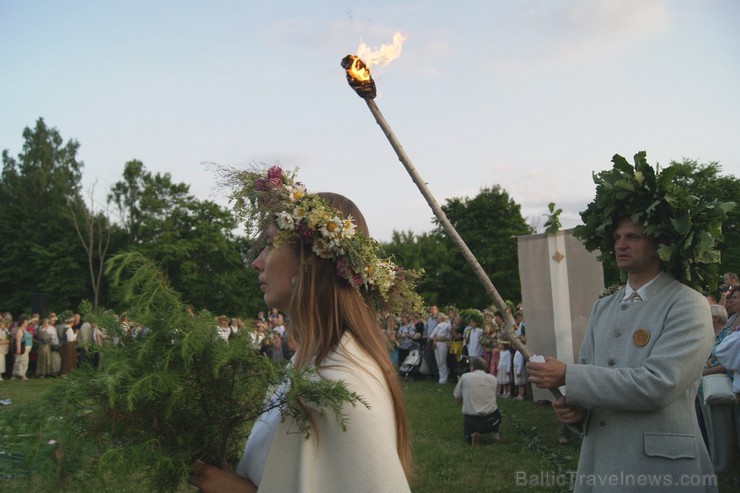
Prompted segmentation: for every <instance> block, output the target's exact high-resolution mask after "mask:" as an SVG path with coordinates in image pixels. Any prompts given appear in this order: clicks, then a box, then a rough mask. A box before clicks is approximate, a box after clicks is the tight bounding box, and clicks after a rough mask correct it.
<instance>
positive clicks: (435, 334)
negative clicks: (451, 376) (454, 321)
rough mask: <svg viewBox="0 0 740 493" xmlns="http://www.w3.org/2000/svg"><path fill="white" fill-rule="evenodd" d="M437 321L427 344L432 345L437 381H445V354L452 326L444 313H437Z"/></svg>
mask: <svg viewBox="0 0 740 493" xmlns="http://www.w3.org/2000/svg"><path fill="white" fill-rule="evenodd" d="M437 320H438V321H439V323H437V325H436V326H435V327H434V330H432V332H431V333H430V334H429V344H432V345H433V346H434V358H435V360H436V361H437V370H438V371H439V383H441V384H445V383H447V375H448V371H447V354H448V353H449V349H450V340H451V338H452V327H451V326H450V317H448V316H447V315H445V314H444V313H440V314H439V315H437Z"/></svg>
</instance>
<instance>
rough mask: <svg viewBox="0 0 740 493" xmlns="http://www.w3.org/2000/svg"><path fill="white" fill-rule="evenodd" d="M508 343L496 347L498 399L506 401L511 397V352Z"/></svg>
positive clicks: (501, 343)
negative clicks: (497, 357)
mask: <svg viewBox="0 0 740 493" xmlns="http://www.w3.org/2000/svg"><path fill="white" fill-rule="evenodd" d="M508 346H509V343H508V342H500V343H499V345H498V354H499V360H498V375H496V378H498V384H499V397H501V398H502V399H508V398H509V397H511V352H510V351H509V347H508Z"/></svg>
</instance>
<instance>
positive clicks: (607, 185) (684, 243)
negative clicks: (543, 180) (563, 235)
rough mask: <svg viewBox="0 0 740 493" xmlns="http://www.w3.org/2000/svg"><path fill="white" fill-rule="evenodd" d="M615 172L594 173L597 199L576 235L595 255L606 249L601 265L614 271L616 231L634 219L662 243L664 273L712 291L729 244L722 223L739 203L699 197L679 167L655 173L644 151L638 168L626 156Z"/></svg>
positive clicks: (637, 157) (615, 160)
mask: <svg viewBox="0 0 740 493" xmlns="http://www.w3.org/2000/svg"><path fill="white" fill-rule="evenodd" d="M612 163H613V168H612V169H611V170H606V171H602V172H599V173H596V174H594V183H596V197H595V198H594V200H593V201H592V202H591V203H590V204H588V206H587V208H586V210H585V211H583V212H581V219H582V220H583V223H584V224H583V225H580V226H577V227H576V228H575V229H574V231H573V234H574V236H576V237H577V238H580V239H581V240H582V241H583V243H584V245H585V247H586V249H587V250H589V251H593V250H600V252H601V253H600V255H599V257H598V258H599V260H601V261H602V262H603V263H604V264H606V265H609V266H612V267H614V266H615V260H614V238H613V236H614V229H615V228H616V226H617V223H618V221H619V220H620V219H622V218H625V217H628V218H630V219H632V221H633V222H634V223H635V224H638V225H640V226H641V227H642V231H643V233H644V234H646V235H647V236H650V237H652V238H654V239H656V240H657V242H658V243H659V245H660V247H659V249H658V256H659V257H660V260H661V262H662V263H663V268H664V269H665V270H666V271H668V272H670V273H671V274H673V276H674V277H676V279H678V280H679V281H681V282H683V283H684V284H687V285H689V286H691V287H693V288H695V289H697V290H699V291H707V290H708V289H709V288H710V287H712V284H713V278H715V277H716V273H717V264H718V263H719V260H720V252H719V250H718V248H717V246H718V244H719V243H721V242H722V241H723V240H724V236H723V235H722V223H723V222H724V221H725V220H726V218H727V212H728V211H730V210H731V209H732V208H733V207H735V203H734V202H724V203H720V202H719V201H718V200H712V199H710V198H706V197H697V196H695V195H692V194H691V193H690V192H689V191H688V190H686V189H685V188H682V187H680V186H678V185H677V183H676V180H675V178H676V174H677V172H678V168H677V167H676V166H669V167H667V168H664V169H663V170H662V171H661V170H657V169H654V168H653V167H652V166H651V165H650V164H648V162H647V160H646V153H645V152H644V151H642V152H639V153H637V154H636V155H635V156H634V166H633V165H631V164H630V163H628V162H627V160H626V159H625V158H623V157H622V156H620V155H618V154H615V155H614V157H613V158H612Z"/></svg>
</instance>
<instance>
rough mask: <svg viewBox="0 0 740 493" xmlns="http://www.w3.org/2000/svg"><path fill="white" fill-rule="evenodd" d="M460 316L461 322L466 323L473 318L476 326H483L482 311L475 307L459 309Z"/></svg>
mask: <svg viewBox="0 0 740 493" xmlns="http://www.w3.org/2000/svg"><path fill="white" fill-rule="evenodd" d="M460 318H461V319H462V321H463V324H465V325H467V324H469V323H470V321H471V320H475V323H476V324H477V326H478V327H481V328H482V327H483V313H482V312H481V311H480V310H477V309H475V308H466V309H465V310H461V311H460Z"/></svg>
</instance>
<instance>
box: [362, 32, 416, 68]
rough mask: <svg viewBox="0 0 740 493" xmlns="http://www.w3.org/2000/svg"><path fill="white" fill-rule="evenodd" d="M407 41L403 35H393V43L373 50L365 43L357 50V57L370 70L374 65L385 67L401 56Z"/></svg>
mask: <svg viewBox="0 0 740 493" xmlns="http://www.w3.org/2000/svg"><path fill="white" fill-rule="evenodd" d="M405 40H406V36H404V35H403V34H401V33H395V34H394V35H393V43H392V44H389V45H381V46H380V48H378V49H375V50H373V49H372V48H370V47H368V46H367V45H366V44H365V43H364V42H360V46H359V48H357V56H358V57H360V58H362V60H363V61H364V62H365V63H366V64H367V67H368V70H369V69H370V68H371V67H373V66H374V65H379V66H384V65H388V64H389V63H391V62H392V61H393V60H395V59H396V58H398V57H399V56H401V46H402V45H403V42H404V41H405Z"/></svg>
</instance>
